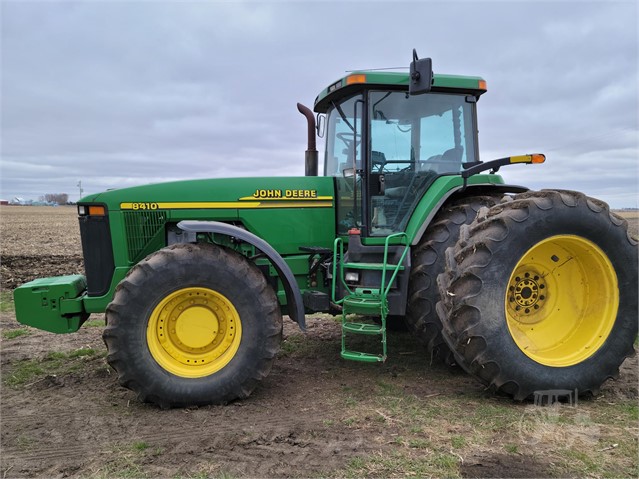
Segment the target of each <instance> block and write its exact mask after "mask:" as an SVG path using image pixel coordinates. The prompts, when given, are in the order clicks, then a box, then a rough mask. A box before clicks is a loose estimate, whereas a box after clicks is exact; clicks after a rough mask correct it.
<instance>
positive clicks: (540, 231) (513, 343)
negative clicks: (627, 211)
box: [409, 191, 638, 400]
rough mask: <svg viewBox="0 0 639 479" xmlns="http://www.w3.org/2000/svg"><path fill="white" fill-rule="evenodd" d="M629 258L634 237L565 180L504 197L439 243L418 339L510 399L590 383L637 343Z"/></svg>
mask: <svg viewBox="0 0 639 479" xmlns="http://www.w3.org/2000/svg"><path fill="white" fill-rule="evenodd" d="M418 251H419V250H418ZM637 261H638V260H637V241H636V240H635V239H634V238H632V237H630V236H629V235H628V231H627V223H626V222H625V220H623V219H621V218H620V217H618V216H616V215H615V214H613V213H611V212H610V211H609V209H608V206H607V205H606V204H605V203H603V202H600V201H598V200H595V199H592V198H588V197H587V196H585V195H583V194H581V193H577V192H571V191H541V192H527V193H522V194H519V195H515V196H514V197H509V198H507V199H505V200H504V201H502V202H500V203H497V204H494V205H492V206H490V207H489V208H487V209H485V210H482V211H481V213H480V214H479V215H477V217H476V218H474V219H473V220H472V221H470V222H465V223H464V224H463V225H461V226H460V228H459V230H458V238H455V239H454V241H452V242H450V243H449V244H448V245H447V248H446V251H445V254H444V261H443V264H442V263H438V264H440V270H439V271H437V272H438V273H439V276H438V279H437V288H436V289H434V288H433V289H430V294H431V295H434V294H437V300H438V302H437V306H436V317H435V316H434V315H433V314H429V316H428V317H429V318H431V319H430V324H432V325H435V326H436V327H433V328H431V333H430V337H427V338H426V340H427V341H431V343H433V344H435V343H438V342H439V343H441V344H442V346H443V344H445V345H446V346H447V348H448V349H447V350H448V351H449V352H450V354H451V355H452V356H453V357H454V359H455V361H456V362H457V363H458V364H459V365H460V366H461V367H463V368H464V369H465V370H466V371H468V372H469V373H470V374H472V375H474V376H475V377H477V378H478V379H479V380H480V381H481V382H483V383H484V384H486V385H487V386H489V387H490V388H492V389H493V390H499V391H502V392H505V393H507V394H510V395H512V396H513V397H514V398H515V399H520V400H521V399H525V398H526V397H528V396H530V395H532V394H533V393H535V391H542V390H559V389H561V390H575V389H576V390H578V392H579V393H587V392H591V393H597V392H598V390H599V388H600V387H601V385H602V384H603V382H605V381H606V380H607V379H608V378H614V377H615V376H616V375H617V374H618V368H619V366H620V365H621V363H622V362H623V360H624V359H625V358H626V357H627V356H629V355H631V354H632V353H633V351H634V349H633V342H634V340H635V338H636V336H637V294H636V292H637ZM413 268H414V269H415V270H417V271H419V268H420V265H413ZM414 274H415V273H414ZM412 279H413V278H411V280H412ZM422 295H423V294H422ZM410 300H411V302H412V305H411V306H410V308H415V309H418V308H419V305H420V302H419V301H416V300H415V298H414V297H411V298H410ZM409 311H410V309H409ZM409 317H410V315H409ZM434 338H435V339H434ZM439 338H441V341H440V340H439ZM440 355H441V353H440ZM444 357H446V356H445V355H444Z"/></svg>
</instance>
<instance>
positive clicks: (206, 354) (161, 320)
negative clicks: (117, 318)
mask: <svg viewBox="0 0 639 479" xmlns="http://www.w3.org/2000/svg"><path fill="white" fill-rule="evenodd" d="M241 339H242V324H241V322H240V317H239V315H238V313H237V310H236V309H235V307H234V306H233V303H231V301H229V300H228V298H226V297H225V296H224V295H222V294H220V293H218V292H217V291H213V290H211V289H208V288H195V287H193V288H183V289H180V290H178V291H175V292H173V293H171V294H170V295H168V296H167V297H165V298H164V299H163V300H162V301H161V302H160V304H158V305H157V306H156V307H155V309H154V310H153V312H152V313H151V316H150V318H149V323H148V326H147V330H146V340H147V344H148V346H149V351H150V352H151V355H152V356H153V358H154V359H155V360H156V361H157V363H158V364H159V365H160V366H161V367H162V368H163V369H165V370H166V371H169V372H170V373H173V374H175V375H177V376H182V377H185V378H199V377H203V376H208V375H209V374H213V373H215V372H217V371H219V370H220V369H222V368H223V367H224V366H226V365H227V364H228V363H229V362H230V361H231V359H233V357H234V356H235V354H236V353H237V350H238V348H239V347H240V341H241Z"/></svg>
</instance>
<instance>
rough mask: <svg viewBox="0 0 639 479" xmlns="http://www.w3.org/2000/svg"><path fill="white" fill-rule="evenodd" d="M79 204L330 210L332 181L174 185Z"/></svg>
mask: <svg viewBox="0 0 639 479" xmlns="http://www.w3.org/2000/svg"><path fill="white" fill-rule="evenodd" d="M80 203H102V204H105V205H106V206H107V208H108V210H109V211H117V210H123V211H126V210H194V209H195V210H201V209H206V210H211V209H214V210H239V209H256V208H269V209H270V208H300V207H331V206H332V204H333V181H332V178H326V177H304V176H302V177H272V178H215V179H204V180H187V181H174V182H169V183H157V184H151V185H143V186H135V187H131V188H122V189H116V190H109V191H106V192H103V193H98V194H94V195H90V196H86V197H85V198H83V199H82V200H81V201H80Z"/></svg>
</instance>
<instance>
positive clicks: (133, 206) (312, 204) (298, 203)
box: [120, 197, 333, 211]
mask: <svg viewBox="0 0 639 479" xmlns="http://www.w3.org/2000/svg"><path fill="white" fill-rule="evenodd" d="M322 198H323V197H322ZM328 198H331V199H330V201H323V200H319V199H317V200H315V201H308V200H302V199H301V198H296V199H295V200H293V201H292V200H283V201H281V202H278V203H275V202H273V201H267V202H264V201H263V200H260V201H203V202H198V201H194V202H158V203H154V202H151V203H120V209H122V210H135V211H144V210H189V209H236V208H237V209H254V208H330V207H332V206H333V201H332V197H328ZM318 200H319V201H318Z"/></svg>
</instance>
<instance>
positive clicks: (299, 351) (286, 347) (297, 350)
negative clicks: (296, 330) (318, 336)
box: [279, 334, 314, 356]
mask: <svg viewBox="0 0 639 479" xmlns="http://www.w3.org/2000/svg"><path fill="white" fill-rule="evenodd" d="M313 347H314V345H313V342H312V341H309V340H308V339H306V338H305V337H304V336H302V335H298V334H293V335H291V336H288V337H287V338H286V339H285V340H284V341H282V345H281V348H280V352H279V354H280V356H297V355H305V354H307V353H309V352H311V351H312V349H313Z"/></svg>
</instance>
